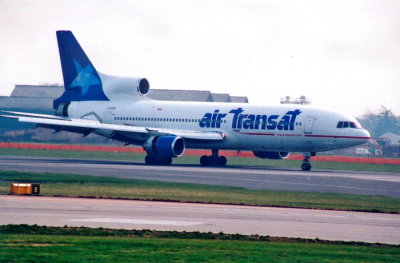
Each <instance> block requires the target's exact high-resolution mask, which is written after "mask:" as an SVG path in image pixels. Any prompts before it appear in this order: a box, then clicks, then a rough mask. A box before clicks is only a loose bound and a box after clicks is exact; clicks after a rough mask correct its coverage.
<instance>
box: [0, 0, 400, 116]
mask: <svg viewBox="0 0 400 263" xmlns="http://www.w3.org/2000/svg"><path fill="white" fill-rule="evenodd" d="M60 29H63V30H72V31H73V33H74V35H75V37H76V38H77V39H78V41H79V42H80V44H81V46H82V47H83V48H84V50H85V51H86V53H87V55H88V56H89V58H90V59H91V61H92V63H93V64H94V65H95V67H96V68H97V70H99V71H101V72H103V73H106V74H110V75H117V76H118V75H119V76H131V77H146V78H147V79H148V80H149V82H150V85H151V87H152V88H160V89H196V90H210V91H212V92H216V93H230V94H231V95H242V96H248V97H249V100H250V102H254V103H259V104H279V99H280V97H284V96H286V95H290V96H292V97H298V96H300V95H305V96H307V97H309V98H311V99H312V102H313V103H312V104H313V105H315V106H322V107H329V108H334V109H337V110H340V111H345V112H348V113H350V114H352V115H354V116H359V115H361V114H363V113H365V112H366V111H367V110H368V109H370V110H376V109H378V108H379V107H380V106H381V105H383V106H386V107H388V108H390V109H391V110H392V111H394V112H395V114H400V1H398V0H392V1H388V0H374V1H371V0H361V1H356V0H343V1H321V0H316V1H304V0H303V1H295V0H293V1H282V0H277V1H266V0H261V1H256V0H243V1H240V0H230V1H222V0H221V1H219V0H210V1H207V0H198V1H195V0H182V1H178V0H173V1H167V0H153V1H148V0H146V1H144V0H143V1H127V0H126V1H110V0H96V1H83V0H77V1H75V0H68V1H66V0H41V1H35V0H14V1H9V0H1V1H0V32H1V41H0V62H1V63H0V95H3V96H8V95H9V94H10V93H11V91H12V89H13V87H14V85H15V84H43V83H59V84H62V83H63V80H62V73H61V66H60V62H59V56H58V50H57V42H56V35H55V31H56V30H60Z"/></svg>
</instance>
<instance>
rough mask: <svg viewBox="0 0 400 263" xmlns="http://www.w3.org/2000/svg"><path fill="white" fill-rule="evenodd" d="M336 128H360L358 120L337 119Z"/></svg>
mask: <svg viewBox="0 0 400 263" xmlns="http://www.w3.org/2000/svg"><path fill="white" fill-rule="evenodd" d="M336 128H338V129H342V128H352V129H360V128H361V125H360V124H359V123H358V122H354V121H339V122H338V124H337V126H336Z"/></svg>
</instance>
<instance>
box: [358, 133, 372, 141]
mask: <svg viewBox="0 0 400 263" xmlns="http://www.w3.org/2000/svg"><path fill="white" fill-rule="evenodd" d="M358 133H359V135H358V141H359V144H363V143H366V142H368V141H369V139H371V134H370V133H369V131H367V130H366V129H360V130H359V132H358Z"/></svg>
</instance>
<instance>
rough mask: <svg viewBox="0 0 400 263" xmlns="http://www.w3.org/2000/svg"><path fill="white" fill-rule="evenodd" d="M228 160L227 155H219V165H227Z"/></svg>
mask: <svg viewBox="0 0 400 263" xmlns="http://www.w3.org/2000/svg"><path fill="white" fill-rule="evenodd" d="M226 162H227V160H226V157H225V156H220V157H219V165H220V166H225V165H226Z"/></svg>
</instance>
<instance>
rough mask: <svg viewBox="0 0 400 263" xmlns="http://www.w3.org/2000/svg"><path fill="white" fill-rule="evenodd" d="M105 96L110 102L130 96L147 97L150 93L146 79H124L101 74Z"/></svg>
mask: <svg viewBox="0 0 400 263" xmlns="http://www.w3.org/2000/svg"><path fill="white" fill-rule="evenodd" d="M100 76H101V80H102V83H103V89H104V91H105V94H106V95H107V96H108V98H109V99H110V100H113V99H126V98H128V97H130V96H138V95H140V96H145V95H147V93H149V91H150V84H149V81H148V80H147V79H145V78H124V77H115V76H109V75H105V74H100Z"/></svg>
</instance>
